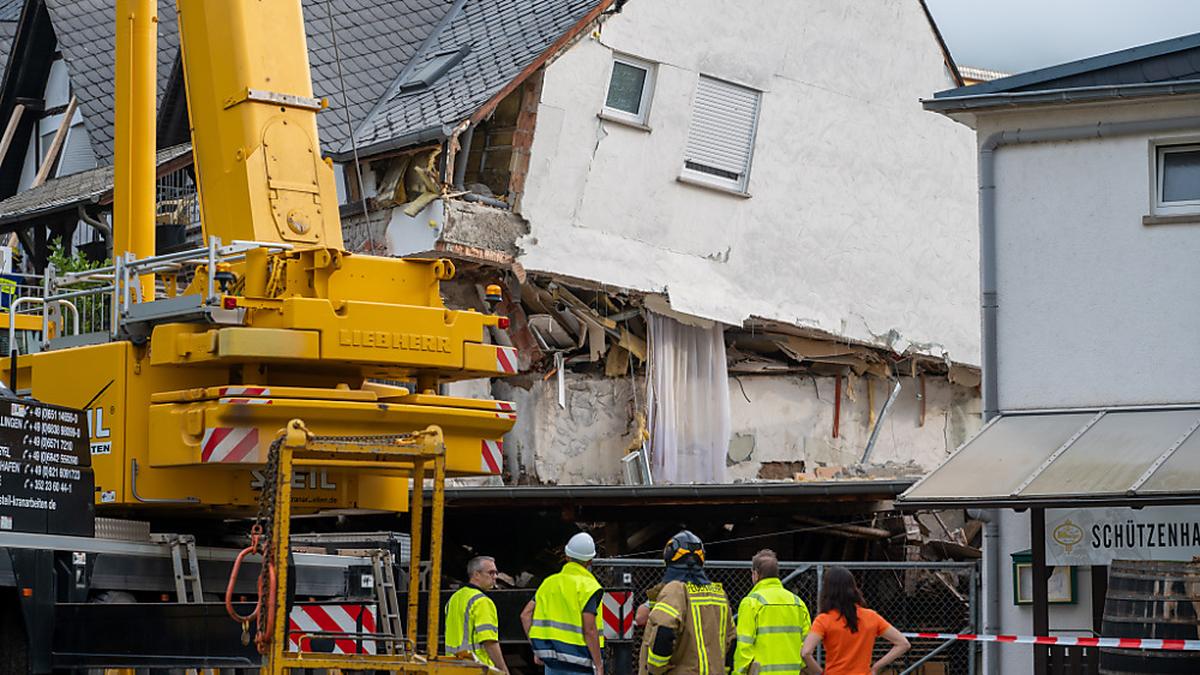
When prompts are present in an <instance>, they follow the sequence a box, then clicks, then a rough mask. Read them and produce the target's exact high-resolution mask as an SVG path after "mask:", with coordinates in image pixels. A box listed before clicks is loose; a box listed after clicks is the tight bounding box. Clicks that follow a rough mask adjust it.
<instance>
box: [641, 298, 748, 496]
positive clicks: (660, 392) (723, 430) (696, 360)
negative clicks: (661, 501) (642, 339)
mask: <svg viewBox="0 0 1200 675" xmlns="http://www.w3.org/2000/svg"><path fill="white" fill-rule="evenodd" d="M648 319H649V327H650V392H649V401H648V403H649V410H650V443H651V445H650V447H651V467H652V471H653V475H654V480H655V482H662V483H723V482H725V455H726V453H727V451H728V448H729V433H730V432H729V430H730V420H729V374H728V370H727V369H726V364H725V339H724V327H723V326H721V325H719V324H717V325H714V326H713V327H712V328H708V329H704V328H695V327H692V326H685V325H683V324H681V323H679V322H677V321H675V320H674V319H671V318H669V317H665V316H661V315H659V314H654V313H650V314H648Z"/></svg>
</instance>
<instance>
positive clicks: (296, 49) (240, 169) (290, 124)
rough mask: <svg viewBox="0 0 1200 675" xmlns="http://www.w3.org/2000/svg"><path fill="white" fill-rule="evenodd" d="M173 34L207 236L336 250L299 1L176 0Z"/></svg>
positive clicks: (333, 204) (333, 199)
mask: <svg viewBox="0 0 1200 675" xmlns="http://www.w3.org/2000/svg"><path fill="white" fill-rule="evenodd" d="M146 1H148V2H151V1H152V0H146ZM179 33H180V44H181V49H182V53H183V69H184V81H185V83H186V87H187V102H188V114H189V115H190V119H191V125H192V147H193V152H194V154H195V162H196V173H197V183H198V185H199V191H200V206H201V213H202V217H203V223H204V232H205V234H206V235H207V236H216V237H220V238H221V240H222V241H227V242H228V241H234V240H238V239H241V240H250V241H263V242H275V241H278V242H287V243H291V244H295V245H299V246H312V247H326V248H332V249H340V248H342V231H341V224H340V222H339V219H338V209H337V206H338V199H337V192H336V189H335V187H334V182H333V170H332V168H331V166H330V164H328V163H327V162H325V161H323V160H322V159H321V147H320V143H319V141H318V136H317V112H318V111H320V110H321V108H322V107H323V103H322V102H321V101H320V100H319V99H316V98H313V91H312V78H311V75H310V72H309V64H308V47H307V44H306V41H305V34H304V17H303V15H302V13H301V5H300V2H298V1H297V0H286V1H259V2H245V0H179Z"/></svg>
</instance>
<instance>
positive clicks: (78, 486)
mask: <svg viewBox="0 0 1200 675" xmlns="http://www.w3.org/2000/svg"><path fill="white" fill-rule="evenodd" d="M93 492H95V478H94V476H93V475H92V458H91V453H90V451H89V439H88V433H87V421H86V419H85V418H84V415H83V413H82V412H80V411H78V410H73V409H71V408H63V407H60V406H54V405H48V404H45V403H40V402H37V401H30V400H26V399H7V398H0V531H13V532H32V533H35V534H67V535H78V536H86V537H90V536H92V535H93V534H94V533H95V520H94V506H93Z"/></svg>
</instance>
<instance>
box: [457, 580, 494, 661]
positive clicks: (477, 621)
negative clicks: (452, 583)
mask: <svg viewBox="0 0 1200 675" xmlns="http://www.w3.org/2000/svg"><path fill="white" fill-rule="evenodd" d="M488 640H495V641H497V642H499V641H500V621H499V619H498V618H497V616H496V603H494V602H492V599H491V598H489V597H488V596H486V595H484V593H483V591H481V590H479V589H478V588H475V587H474V586H463V587H462V588H460V589H458V590H457V591H455V592H454V595H451V596H450V602H447V603H446V654H447V655H449V656H453V655H455V654H458V653H459V652H471V653H472V654H474V655H475V658H477V659H479V661H480V662H481V663H486V664H487V665H489V666H493V667H494V666H495V665H496V664H495V663H494V662H493V661H492V657H490V656H488V653H487V650H486V649H484V648H483V643H484V642H486V641H488Z"/></svg>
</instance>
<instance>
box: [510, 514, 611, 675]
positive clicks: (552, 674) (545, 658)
mask: <svg viewBox="0 0 1200 675" xmlns="http://www.w3.org/2000/svg"><path fill="white" fill-rule="evenodd" d="M564 553H566V557H567V563H566V564H565V565H563V568H562V571H561V572H559V573H558V574H552V575H550V576H549V577H546V580H545V581H543V582H542V585H541V586H538V589H537V593H536V594H535V595H534V596H533V600H530V601H529V604H527V605H525V609H524V610H522V611H521V625H522V626H523V627H524V628H525V634H526V635H528V636H529V641H530V642H531V643H532V644H533V656H534V659H535V660H536V661H537V662H538V663H541V664H543V665H544V666H545V667H546V675H573V674H574V673H596V674H597V675H603V673H604V662H603V660H602V659H601V656H600V649H601V648H603V647H604V636H603V634H602V633H601V630H600V601H601V590H600V582H598V581H596V577H594V576H592V573H591V571H590V570H589V569H588V568H589V567H590V566H591V560H592V558H595V557H596V542H595V541H593V540H592V537H591V535H589V534H587V533H586V532H580V533H578V534H576V535H575V536H573V537H571V540H570V541H568V542H567V547H566V549H565V551H564Z"/></svg>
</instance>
